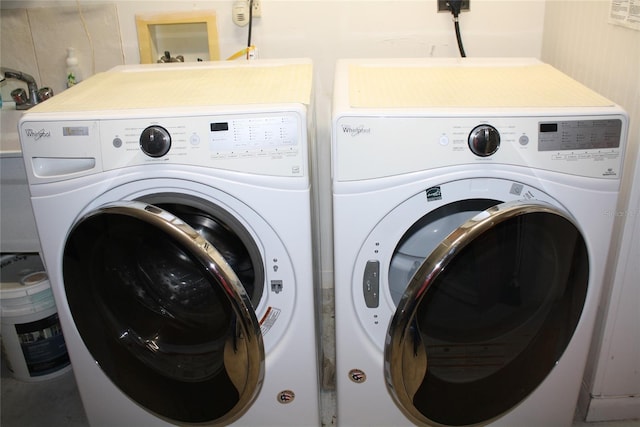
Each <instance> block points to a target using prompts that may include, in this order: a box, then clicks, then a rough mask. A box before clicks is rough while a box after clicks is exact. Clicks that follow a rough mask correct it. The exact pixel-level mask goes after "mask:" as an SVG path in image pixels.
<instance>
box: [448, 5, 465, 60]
mask: <svg viewBox="0 0 640 427" xmlns="http://www.w3.org/2000/svg"><path fill="white" fill-rule="evenodd" d="M447 4H448V5H449V10H450V11H451V14H452V15H453V25H454V27H455V29H456V39H457V40H458V50H459V51H460V56H461V57H463V58H465V57H466V56H467V54H466V53H465V52H464V46H463V45H462V36H461V35H460V23H459V22H458V15H460V9H461V8H462V0H448V1H447Z"/></svg>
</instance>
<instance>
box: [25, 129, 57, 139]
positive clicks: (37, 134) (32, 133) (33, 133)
mask: <svg viewBox="0 0 640 427" xmlns="http://www.w3.org/2000/svg"><path fill="white" fill-rule="evenodd" d="M24 133H25V134H26V135H27V137H28V138H33V140H34V141H38V140H40V139H42V138H50V137H51V131H50V130H46V129H40V130H33V129H25V130H24Z"/></svg>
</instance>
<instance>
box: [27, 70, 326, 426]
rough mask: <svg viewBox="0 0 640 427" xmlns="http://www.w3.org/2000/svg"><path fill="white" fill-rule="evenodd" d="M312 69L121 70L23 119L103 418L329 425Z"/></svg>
mask: <svg viewBox="0 0 640 427" xmlns="http://www.w3.org/2000/svg"><path fill="white" fill-rule="evenodd" d="M311 96H312V64H311V62H310V61H308V60H288V61H277V62H273V61H255V62H251V63H241V64H235V63H199V64H189V65H187V64H183V65H176V66H173V65H171V64H169V65H168V64H162V65H152V66H123V67H118V68H115V69H113V70H111V71H108V72H105V73H102V74H99V75H96V76H94V77H92V78H90V79H88V80H86V81H83V82H82V83H80V84H79V85H77V86H75V87H73V88H71V89H69V90H68V91H65V92H63V93H62V94H60V95H57V96H56V97H54V98H51V99H50V100H48V101H47V102H45V103H43V104H41V105H39V106H37V107H34V108H33V109H32V110H31V111H30V112H28V113H26V114H25V115H24V117H23V118H22V119H21V121H20V124H19V132H20V138H21V144H22V150H23V155H24V161H25V165H26V169H27V175H28V181H29V189H30V192H31V203H32V205H33V210H34V214H35V218H36V224H37V228H38V234H39V237H40V242H41V247H42V254H43V258H44V261H45V263H46V266H47V270H48V273H49V277H50V281H51V286H52V288H53V293H54V296H55V299H56V303H57V307H58V313H59V316H60V321H61V324H62V328H63V332H64V334H65V338H66V342H67V347H68V351H69V354H70V357H71V361H72V366H73V371H74V373H75V377H76V382H77V384H78V388H79V391H80V395H81V398H82V401H83V404H84V407H85V410H86V413H87V416H88V419H89V422H90V424H91V425H92V426H110V427H111V426H155V425H157V426H161V425H173V424H175V425H191V424H197V425H227V424H234V425H250V426H258V425H259V426H282V425H295V426H300V425H318V424H319V422H320V421H319V406H318V379H317V378H318V369H317V354H316V353H317V352H316V338H315V336H316V334H315V331H316V327H315V317H314V289H313V286H314V271H313V269H314V258H313V254H312V241H311V239H312V237H311V207H310V206H311V188H310V173H311V171H310V164H311V162H310V159H309V156H310V153H311V151H312V143H311V140H312V125H313V123H312V122H313V121H312V115H311V114H312V111H311V107H310V106H311Z"/></svg>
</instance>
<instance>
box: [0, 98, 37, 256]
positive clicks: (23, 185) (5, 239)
mask: <svg viewBox="0 0 640 427" xmlns="http://www.w3.org/2000/svg"><path fill="white" fill-rule="evenodd" d="M22 113H23V111H18V110H16V109H15V104H14V103H13V102H6V103H3V104H2V109H1V110H0V149H1V150H0V235H2V239H0V252H2V253H18V252H19V253H31V252H34V253H35V252H38V251H39V250H40V243H39V241H38V234H37V232H36V223H35V219H34V217H33V211H32V210H31V202H30V200H29V187H28V185H27V173H26V171H25V168H24V162H23V160H22V150H21V149H20V140H19V139H18V121H19V120H20V117H22Z"/></svg>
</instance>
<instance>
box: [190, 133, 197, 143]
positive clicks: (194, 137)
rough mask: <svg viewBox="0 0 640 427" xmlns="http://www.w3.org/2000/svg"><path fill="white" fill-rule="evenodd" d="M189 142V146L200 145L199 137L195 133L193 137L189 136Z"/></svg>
mask: <svg viewBox="0 0 640 427" xmlns="http://www.w3.org/2000/svg"><path fill="white" fill-rule="evenodd" d="M189 142H190V143H191V145H198V144H200V137H199V136H198V134H197V133H194V134H193V135H191V138H189Z"/></svg>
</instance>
